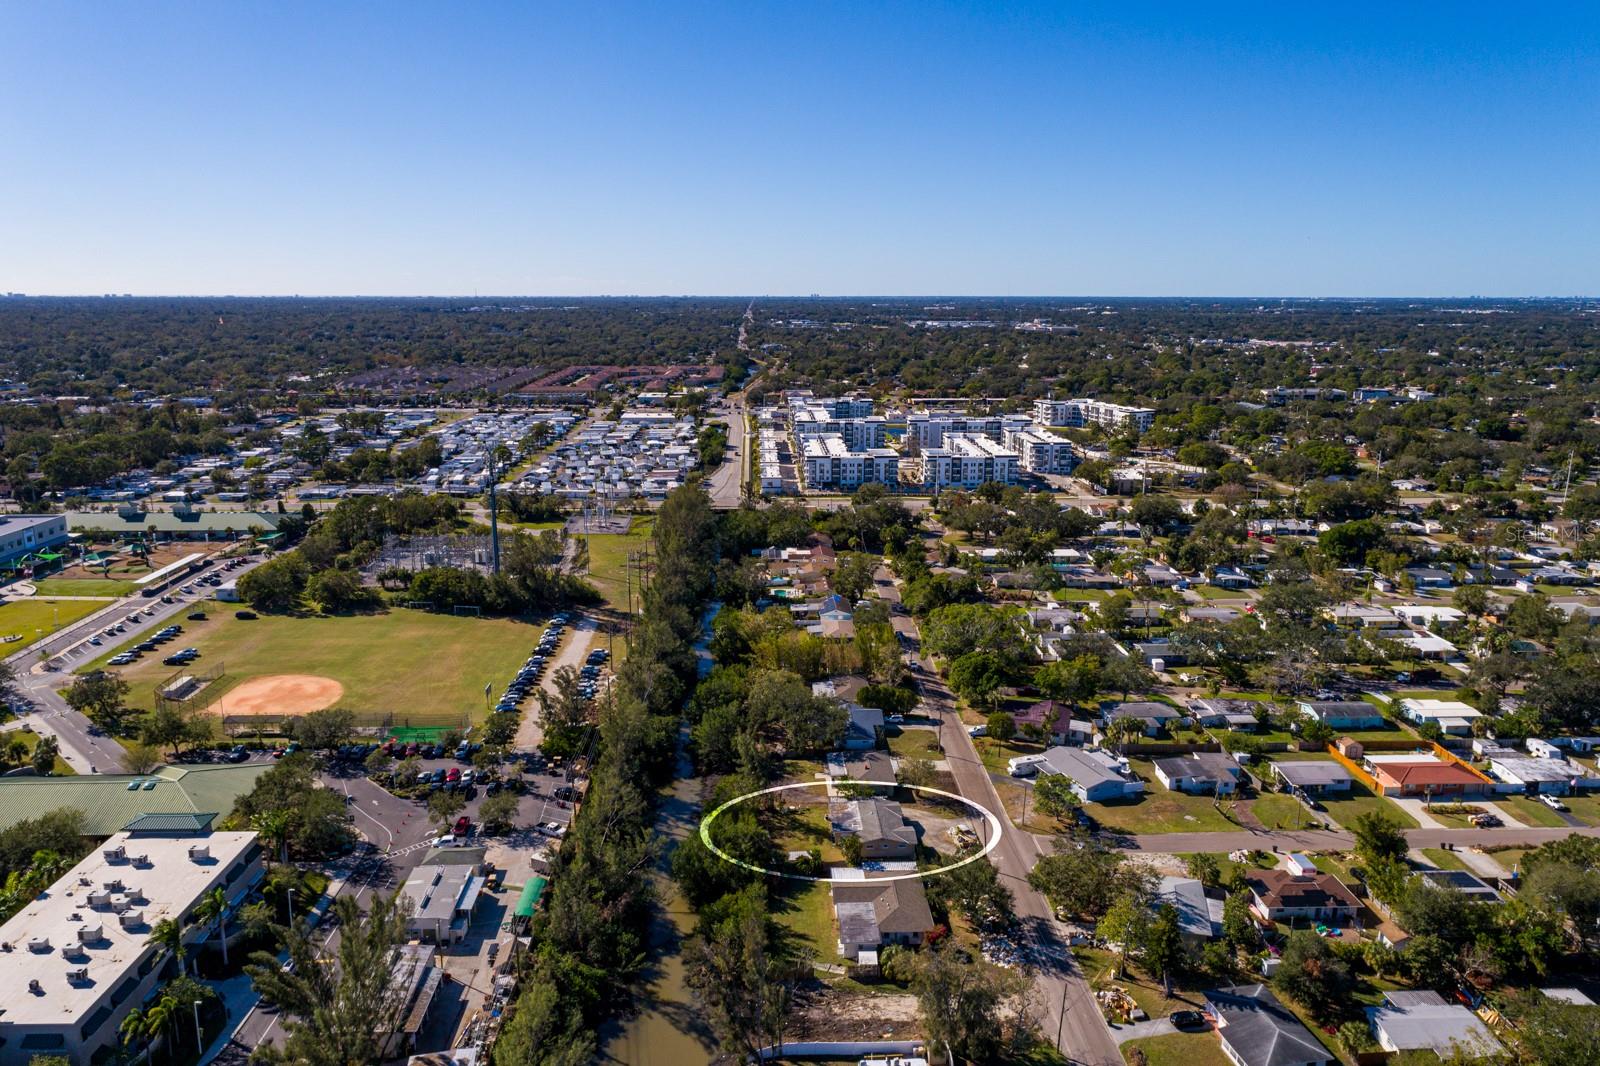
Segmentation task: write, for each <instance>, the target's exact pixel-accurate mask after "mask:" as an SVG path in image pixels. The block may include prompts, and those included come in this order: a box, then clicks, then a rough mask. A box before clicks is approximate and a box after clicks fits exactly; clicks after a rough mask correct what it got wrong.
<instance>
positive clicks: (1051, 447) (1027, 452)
mask: <svg viewBox="0 0 1600 1066" xmlns="http://www.w3.org/2000/svg"><path fill="white" fill-rule="evenodd" d="M1005 445H1006V447H1007V448H1010V449H1011V450H1012V451H1014V452H1016V453H1017V465H1018V466H1020V467H1021V468H1022V469H1023V470H1026V471H1027V472H1028V473H1030V474H1070V473H1072V469H1073V467H1075V466H1077V465H1078V455H1077V453H1076V452H1074V451H1073V450H1072V442H1071V441H1069V440H1063V439H1061V438H1060V437H1057V436H1056V435H1055V434H1053V433H1046V432H1044V431H1042V430H1038V429H1013V430H1009V431H1007V433H1006V438H1005Z"/></svg>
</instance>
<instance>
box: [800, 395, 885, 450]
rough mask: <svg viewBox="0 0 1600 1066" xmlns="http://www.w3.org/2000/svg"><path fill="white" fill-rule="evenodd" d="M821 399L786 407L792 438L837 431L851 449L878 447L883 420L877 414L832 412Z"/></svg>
mask: <svg viewBox="0 0 1600 1066" xmlns="http://www.w3.org/2000/svg"><path fill="white" fill-rule="evenodd" d="M833 411H834V409H833V408H830V407H829V406H828V405H827V404H825V403H814V404H807V405H806V406H804V407H797V408H790V411H789V426H790V428H791V429H792V430H793V431H794V436H795V439H796V440H798V441H802V442H803V441H805V440H807V439H809V438H811V437H820V436H823V435H825V434H829V433H834V434H838V435H839V436H840V437H842V438H843V439H844V442H845V444H846V445H848V446H849V447H850V449H851V450H852V451H865V450H867V449H868V448H881V447H883V443H884V440H885V436H886V434H885V429H884V420H883V418H882V417H881V416H878V415H870V414H869V415H864V416H863V415H846V416H842V417H841V416H839V415H835V414H834V413H833Z"/></svg>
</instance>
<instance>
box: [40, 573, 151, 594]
mask: <svg viewBox="0 0 1600 1066" xmlns="http://www.w3.org/2000/svg"><path fill="white" fill-rule="evenodd" d="M33 587H34V588H36V589H38V590H39V594H40V595H41V596H126V595H128V594H129V593H130V592H133V591H134V590H135V589H137V588H138V587H139V586H138V585H135V584H134V583H133V582H132V581H118V580H117V579H116V578H103V579H102V578H98V577H47V578H41V579H40V580H38V581H35V582H33Z"/></svg>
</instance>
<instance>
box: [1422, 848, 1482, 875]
mask: <svg viewBox="0 0 1600 1066" xmlns="http://www.w3.org/2000/svg"><path fill="white" fill-rule="evenodd" d="M1422 854H1423V855H1424V856H1425V857H1426V858H1427V860H1428V861H1429V862H1431V863H1433V864H1434V865H1435V866H1437V867H1438V868H1439V869H1441V870H1470V869H1472V867H1470V866H1468V865H1467V864H1466V863H1464V862H1462V861H1461V856H1460V855H1457V854H1456V853H1455V852H1453V851H1446V850H1444V849H1443V848H1423V849H1422Z"/></svg>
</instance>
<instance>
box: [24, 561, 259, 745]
mask: <svg viewBox="0 0 1600 1066" xmlns="http://www.w3.org/2000/svg"><path fill="white" fill-rule="evenodd" d="M223 562H224V561H223V560H221V559H218V560H217V561H215V562H212V563H210V564H208V565H207V566H206V567H204V568H203V569H201V570H199V571H197V572H196V573H195V574H193V575H192V576H191V577H190V578H189V580H188V581H187V582H185V584H193V583H194V582H197V581H199V580H200V579H201V578H204V577H207V576H209V575H210V574H214V573H215V574H224V573H225V574H226V575H227V576H228V577H229V578H238V577H241V576H243V575H244V574H247V573H249V572H250V570H251V569H253V568H254V567H255V566H257V565H259V563H260V560H258V561H256V562H251V563H247V564H246V565H244V566H240V567H235V568H234V569H233V570H224V569H223ZM212 591H213V590H212V588H211V586H209V585H198V586H196V590H195V592H194V593H193V594H189V595H184V594H181V593H178V592H176V591H171V592H169V593H168V595H171V596H172V598H173V599H174V601H176V602H173V603H162V602H161V598H160V597H158V596H157V597H150V598H146V597H143V596H139V595H134V596H130V597H125V598H123V599H120V600H117V601H115V602H113V603H109V604H107V605H106V606H105V607H104V608H103V609H102V610H99V611H96V612H95V613H94V614H91V615H88V616H87V617H85V618H81V619H79V620H78V621H77V622H74V623H73V624H71V625H69V626H66V627H65V628H63V629H61V630H59V631H58V632H56V633H53V634H51V635H50V636H48V637H46V638H45V639H44V640H43V641H39V642H36V643H34V644H32V645H30V646H28V647H27V648H24V649H23V650H22V651H19V652H16V653H15V654H13V655H11V656H8V657H7V658H6V660H5V661H6V663H7V665H9V666H10V667H11V668H12V670H13V671H14V672H15V674H16V685H15V691H16V695H17V699H18V702H20V703H21V704H24V705H26V706H27V707H29V708H31V712H30V713H26V714H24V715H23V719H24V721H26V722H27V723H28V724H29V725H31V726H32V727H33V729H34V731H35V732H37V733H40V734H42V735H51V736H54V737H55V738H56V739H57V741H58V742H59V743H60V745H61V757H62V759H64V760H65V761H66V763H67V765H69V766H71V767H72V768H73V769H74V770H76V771H77V772H78V773H80V774H89V773H116V772H118V771H120V770H121V769H122V754H123V753H122V748H121V746H120V745H118V744H117V743H116V742H115V741H113V740H111V739H109V738H107V737H101V736H96V735H95V734H94V732H93V725H92V723H90V721H89V719H88V718H86V717H85V716H83V715H81V714H79V713H78V712H77V711H74V710H73V709H72V708H71V707H69V706H68V705H67V701H66V700H64V699H62V698H61V696H60V694H59V693H58V692H57V689H60V688H66V687H67V686H68V685H70V684H71V683H72V678H71V672H72V671H73V670H75V669H77V668H78V667H79V666H82V665H83V664H84V663H86V662H90V661H92V660H94V659H95V658H97V657H98V656H100V655H102V654H104V653H105V652H106V651H108V650H109V649H110V648H112V647H113V646H121V645H124V644H132V643H136V642H137V641H138V639H139V638H140V637H141V636H142V635H143V634H147V633H151V632H154V631H155V630H157V629H160V628H162V627H163V626H165V625H167V624H168V623H169V622H172V621H174V620H176V621H178V622H179V623H180V624H181V623H182V621H183V616H184V615H186V614H188V613H190V612H191V611H194V610H195V609H196V608H198V607H204V608H205V609H206V610H207V611H212V610H229V609H232V608H233V607H234V605H233V604H226V603H217V602H216V601H214V600H209V599H208V598H207V597H209V596H210V595H211V593H212ZM135 610H138V611H139V612H141V614H142V615H143V617H142V618H140V619H139V621H137V622H130V623H128V624H127V631H126V632H124V633H118V634H117V635H116V637H115V638H108V637H100V634H101V632H102V631H103V630H105V629H106V628H107V627H109V626H110V625H112V624H113V623H114V622H121V621H122V620H123V619H125V618H126V617H127V616H128V615H130V614H132V613H133V612H134V611H135ZM96 637H100V639H101V640H102V641H104V643H103V644H101V645H95V644H91V643H89V641H90V640H92V639H94V638H96ZM174 646H175V647H182V646H183V645H182V644H181V643H178V642H174Z"/></svg>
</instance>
